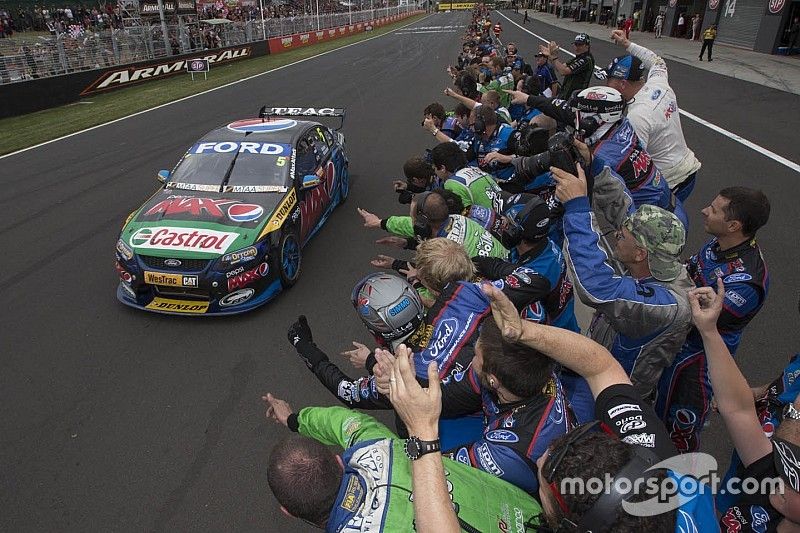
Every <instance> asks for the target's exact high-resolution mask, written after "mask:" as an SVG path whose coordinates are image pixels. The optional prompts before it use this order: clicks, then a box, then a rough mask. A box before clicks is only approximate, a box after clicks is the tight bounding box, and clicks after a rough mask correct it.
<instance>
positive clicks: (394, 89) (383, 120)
mask: <svg viewBox="0 0 800 533" xmlns="http://www.w3.org/2000/svg"><path fill="white" fill-rule="evenodd" d="M512 16H513V15H512ZM467 21H468V16H467V15H466V14H436V15H433V16H431V17H428V18H426V19H424V20H422V21H419V22H417V23H415V24H414V25H412V28H425V29H420V30H419V32H418V33H412V32H411V31H408V30H404V31H401V32H398V33H397V34H389V35H387V36H384V37H381V38H378V39H374V40H372V41H368V42H365V43H363V44H359V45H356V46H351V47H349V48H346V49H343V50H340V51H337V52H334V53H331V54H328V55H326V56H323V57H321V58H319V59H314V60H310V61H306V62H304V63H301V64H299V65H296V66H293V67H289V68H286V69H283V70H282V71H279V72H276V73H274V74H269V75H266V76H263V77H260V78H256V79H253V80H250V81H248V82H246V83H242V84H239V85H236V86H233V87H228V88H225V89H222V90H219V91H216V92H213V93H210V94H206V95H203V96H200V97H198V98H194V99H190V100H187V101H184V102H180V103H178V104H175V105H172V106H167V107H165V108H162V109H159V110H157V111H155V112H152V113H146V114H143V115H139V116H137V117H133V118H131V119H129V120H124V121H121V122H118V123H115V124H113V125H110V126H107V127H103V128H99V129H96V130H93V131H90V132H87V133H85V134H81V135H77V136H74V137H71V138H68V139H65V140H62V141H59V142H57V143H53V144H50V145H46V146H43V147H41V148H38V149H36V150H32V151H28V152H24V153H21V154H18V155H15V156H13V157H10V158H5V159H2V160H0V165H2V169H3V172H2V174H3V177H2V185H3V187H2V190H1V191H0V205H1V206H2V211H1V212H0V249H2V250H3V260H2V263H1V264H2V268H0V293H2V295H3V309H2V311H0V313H2V324H3V326H2V334H1V335H0V338H1V339H2V345H1V346H2V359H0V361H2V362H1V363H0V365H1V366H0V421H1V422H0V472H1V473H2V474H0V509H3V511H2V513H0V529H1V530H7V531H33V530H49V531H52V530H61V531H112V530H113V531H152V530H156V531H188V530H191V531H257V530H262V531H306V530H308V527H306V526H305V525H304V524H302V523H301V522H299V521H296V520H290V519H287V518H285V517H284V516H283V515H282V514H281V513H280V511H279V509H278V506H277V504H276V503H275V501H274V499H273V498H272V496H271V494H270V492H269V489H268V487H267V483H266V473H265V472H266V461H267V457H268V452H269V450H270V448H271V446H272V445H273V444H274V443H275V442H277V441H278V440H279V439H280V438H281V437H282V436H283V435H285V434H286V431H285V430H283V429H282V428H280V427H278V426H276V425H274V424H272V423H268V422H266V421H265V420H264V416H263V411H264V410H263V407H262V404H261V401H260V399H259V398H260V396H261V394H262V393H265V392H267V391H271V392H273V393H274V394H275V395H276V396H278V397H281V398H285V399H287V400H289V401H290V403H292V405H293V406H294V407H295V408H299V407H303V406H306V405H330V404H332V398H331V396H330V395H329V394H328V393H327V391H325V390H324V389H323V388H322V387H321V386H320V385H319V384H318V383H317V381H316V379H315V378H314V377H313V376H312V375H311V374H310V373H309V372H308V371H307V370H306V368H305V366H304V365H303V364H302V363H301V362H300V361H299V359H298V358H297V356H296V355H295V354H294V350H293V349H291V347H290V346H289V344H288V343H287V341H286V335H285V331H286V327H287V326H288V325H289V324H290V323H291V322H292V321H293V320H294V318H295V317H296V316H297V314H299V313H305V314H306V315H307V316H308V317H309V322H310V323H311V325H312V327H313V329H314V335H315V340H316V341H317V343H318V344H319V345H320V346H321V347H322V348H323V349H325V350H326V351H328V352H329V353H330V354H331V356H332V359H334V360H335V361H338V362H341V363H342V366H343V368H349V365H348V364H346V363H345V362H344V360H343V359H342V358H341V357H339V356H338V355H336V353H337V352H338V351H340V350H342V349H346V348H347V347H348V345H349V341H350V340H351V339H355V340H360V341H362V342H366V341H367V340H368V337H367V334H366V332H365V331H364V328H363V327H362V326H361V325H360V321H359V320H358V319H357V317H356V316H355V314H354V312H353V310H352V307H351V305H350V303H349V295H350V290H351V288H352V285H353V283H355V282H356V281H357V280H358V279H359V278H360V277H361V276H363V275H364V274H366V273H367V272H369V271H370V270H371V267H370V265H369V264H368V259H369V258H370V257H371V256H372V255H373V254H374V253H376V252H377V251H378V250H377V249H376V248H375V247H374V246H373V244H372V243H373V241H374V239H375V238H378V237H380V236H382V233H380V232H374V231H373V232H369V231H367V230H364V229H362V228H361V223H360V217H359V216H358V214H357V213H356V212H355V208H356V206H362V207H365V208H368V209H370V210H372V211H374V212H376V213H378V214H382V215H383V214H391V213H399V212H400V211H401V210H402V208H401V207H399V206H398V204H396V203H395V198H394V195H393V194H391V193H390V192H389V190H390V187H389V178H390V177H392V176H399V175H400V174H401V165H402V163H403V161H404V160H405V159H406V158H407V157H408V156H410V155H412V154H416V153H420V152H422V150H423V149H424V148H426V147H430V146H431V145H432V143H431V139H430V137H429V136H428V134H425V133H424V132H423V131H422V129H421V128H420V127H419V121H420V120H421V110H422V108H423V107H424V106H425V105H426V104H428V103H430V102H431V101H434V100H439V101H442V102H443V103H446V104H450V103H449V102H445V97H443V96H440V95H441V89H442V88H443V87H444V86H445V84H446V83H447V82H448V81H449V80H448V78H447V76H446V74H445V72H444V67H445V66H446V65H447V64H448V63H450V62H452V61H454V59H455V57H456V55H457V53H458V50H459V47H460V45H459V39H458V37H459V35H460V33H461V30H460V29H458V30H457V33H453V28H451V27H447V26H453V25H459V26H465V25H466V23H467ZM435 27H442V28H441V29H440V30H436V29H433V30H432V29H431V28H435ZM446 27H447V28H446ZM532 29H533V31H535V32H536V33H539V34H542V35H546V36H548V37H549V36H553V37H554V38H556V39H557V40H559V42H562V43H568V42H569V41H570V39H571V38H572V37H573V35H572V34H570V33H568V32H565V31H562V30H558V29H556V28H553V27H551V26H547V25H544V24H539V23H537V22H534V23H533V26H532ZM504 38H505V39H506V40H508V39H513V40H515V41H516V42H517V43H518V44H519V46H520V50H521V54H522V55H523V56H524V57H525V58H531V59H532V56H533V49H534V47H535V46H536V45H538V41H536V40H535V39H534V38H533V37H531V36H529V35H527V34H524V33H523V32H521V31H519V30H517V29H516V28H510V27H507V28H506V29H505V31H504ZM593 49H594V52H595V56H596V58H597V59H598V63H599V64H603V63H604V62H606V61H607V60H609V59H610V58H611V57H613V55H616V54H618V53H619V50H618V49H616V48H615V47H613V46H612V45H610V44H609V43H602V42H595V44H594V46H593ZM670 68H671V69H672V70H671V77H672V83H673V86H674V87H675V88H676V90H677V92H678V95H679V101H680V105H681V107H682V108H684V109H686V110H688V111H690V112H692V113H695V114H697V115H700V116H702V117H703V118H706V119H707V120H710V121H712V122H715V123H717V124H719V125H720V126H723V127H725V128H727V129H729V130H731V131H734V132H736V133H739V134H741V135H744V136H745V137H747V138H748V139H750V140H752V141H754V142H756V143H758V144H761V145H763V146H767V147H769V148H770V149H771V150H773V151H775V152H776V153H779V154H781V155H783V156H785V157H789V158H791V159H794V160H797V159H798V157H797V153H796V146H797V143H796V133H795V132H794V131H793V130H792V129H791V128H790V125H794V126H795V127H796V125H797V124H798V123H800V116H798V114H800V111H798V110H800V98H798V97H797V96H795V95H789V94H787V93H782V92H779V91H775V90H771V89H765V88H763V87H759V86H756V85H753V84H750V83H747V82H741V81H736V80H732V79H729V78H725V77H721V76H718V75H715V74H712V73H709V72H705V71H701V70H697V69H693V68H691V67H689V66H686V65H680V64H675V63H670ZM187 83H188V80H187ZM265 103H267V104H271V105H317V106H320V105H331V106H333V105H335V106H337V107H338V106H343V107H346V108H347V113H348V118H347V120H346V123H345V128H344V133H345V134H346V136H347V143H348V151H349V155H350V160H351V175H352V183H351V197H350V200H349V201H348V203H347V204H346V205H345V206H344V207H343V208H341V209H339V210H337V212H335V213H334V214H333V216H332V217H331V219H330V220H329V221H328V224H327V225H326V226H325V228H324V229H323V230H322V231H321V232H320V234H319V235H318V236H317V237H316V238H315V239H314V240H313V241H312V242H311V244H310V245H309V246H308V247H307V248H306V250H305V253H304V261H303V274H302V277H301V280H300V282H299V283H298V285H297V286H296V287H295V288H293V289H292V290H291V291H289V292H287V293H285V294H283V295H281V296H280V297H279V298H278V299H277V300H275V301H274V302H273V303H272V304H270V305H268V306H266V307H264V308H262V309H261V310H258V311H256V312H253V313H251V314H248V315H245V316H241V317H228V318H223V319H189V318H183V317H173V316H160V315H154V314H149V313H143V312H138V311H135V310H132V309H129V308H127V307H125V306H122V305H121V304H119V303H118V302H117V301H116V299H115V297H114V291H115V288H116V284H117V277H116V273H115V271H114V268H113V249H114V242H115V241H116V238H117V233H118V230H119V228H120V226H121V224H122V221H123V220H124V219H125V216H126V215H127V214H128V213H129V212H130V210H131V209H133V208H135V207H136V206H138V205H139V204H140V203H141V202H142V201H143V200H144V199H146V198H147V197H148V196H149V195H150V194H151V193H152V192H153V190H154V189H155V188H156V186H157V183H156V181H155V180H154V176H155V172H156V171H157V170H158V169H161V168H169V167H171V166H172V164H173V163H174V162H175V161H176V160H177V158H178V157H180V156H181V155H182V153H183V152H184V150H185V149H186V147H187V146H189V145H190V144H191V143H192V142H194V141H195V140H196V139H197V138H199V137H200V136H201V135H202V134H204V133H205V132H207V131H208V130H210V129H212V128H214V127H216V126H218V125H220V124H224V123H227V122H230V121H233V120H235V119H237V118H242V117H247V116H253V115H255V114H256V113H257V110H258V108H259V107H261V105H263V104H265ZM683 124H684V131H685V133H686V137H687V140H688V142H689V144H690V146H691V147H692V148H693V149H694V150H695V152H696V153H697V154H698V157H699V158H700V159H701V160H702V162H703V169H702V171H701V175H700V180H699V183H698V186H697V188H696V189H695V192H694V194H693V196H692V198H691V199H690V201H689V202H688V206H687V207H688V210H689V212H690V213H691V216H692V217H693V218H692V222H693V224H694V226H693V228H692V231H691V235H690V239H689V245H688V246H687V250H696V249H697V248H698V247H699V246H700V244H701V243H702V242H703V240H704V238H705V237H704V236H703V234H702V226H701V221H700V217H699V213H698V211H699V209H700V208H701V207H702V206H703V205H705V202H708V201H710V199H711V198H712V197H713V195H714V194H715V192H716V191H717V190H718V189H720V188H721V187H723V186H728V185H733V184H745V185H754V184H755V185H756V186H759V187H761V188H763V190H764V191H765V192H766V193H767V194H768V195H769V197H770V199H771V201H772V206H773V211H772V218H771V222H770V224H769V225H768V226H767V227H766V228H765V229H764V230H763V231H762V232H761V234H760V242H761V245H762V247H763V248H764V250H765V256H766V259H767V261H768V263H769V266H770V268H771V275H772V292H771V294H770V296H769V299H768V302H767V305H766V306H765V308H764V309H763V310H762V312H761V314H760V316H759V317H758V318H757V319H756V320H755V321H754V323H753V324H752V325H751V326H750V328H749V330H748V333H747V334H746V335H745V341H744V344H743V346H742V348H741V350H740V361H741V363H742V366H743V368H744V369H745V372H746V374H747V375H748V377H749V378H750V379H751V381H753V382H760V381H764V380H766V379H769V378H771V377H772V376H773V375H774V374H776V373H777V372H778V371H779V369H780V367H781V366H782V362H783V361H784V360H785V358H786V357H787V356H788V355H789V354H790V353H793V350H794V349H795V347H796V346H797V345H798V343H797V333H796V330H797V323H798V316H797V305H796V304H797V287H798V281H800V280H798V277H800V273H798V269H797V264H798V259H800V257H798V250H797V236H796V228H797V227H798V222H800V220H799V218H798V209H797V207H796V204H797V198H798V194H797V187H798V178H799V177H800V176H798V175H797V174H796V173H793V172H791V171H789V170H788V169H786V168H785V167H782V166H781V165H778V164H777V163H774V162H773V161H771V160H769V159H766V158H764V157H762V156H760V155H758V154H756V153H754V152H751V151H748V150H746V149H744V148H743V147H741V145H738V144H736V143H734V142H733V141H730V140H729V139H725V138H724V137H721V136H719V135H718V134H715V133H713V132H711V131H710V130H708V129H706V128H704V127H702V126H699V125H697V124H695V123H693V122H691V121H689V120H686V119H684V120H683ZM381 251H383V252H387V250H381ZM388 252H389V253H391V250H388ZM352 374H353V375H356V374H357V373H356V372H355V371H353V372H352ZM725 440H726V439H724V438H722V437H721V436H720V435H719V434H718V433H716V432H712V433H710V434H709V435H707V436H706V439H705V441H704V444H705V446H704V447H706V448H708V449H711V450H713V451H714V452H715V455H717V456H718V458H720V459H723V458H724V457H725V453H726V452H725V451H724V450H725V447H726V446H727V444H726V443H725ZM724 461H726V459H724Z"/></svg>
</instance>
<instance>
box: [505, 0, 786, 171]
mask: <svg viewBox="0 0 800 533" xmlns="http://www.w3.org/2000/svg"><path fill="white" fill-rule="evenodd" d="M496 13H497V14H498V15H500V16H501V17H503V18H504V19H506V20H507V21H509V22H510V23H511V24H513V25H514V26H516V27H517V28H519V29H521V30H522V31H524V32H525V33H529V34H531V35H533V36H534V37H536V38H537V39H539V40H540V41H544V42H546V43H549V42H550V40H549V39H545V38H544V37H542V36H541V35H537V34H535V33H533V32H532V31H530V30H529V29H528V28H525V27H524V26H521V25H519V24H517V23H516V22H514V21H513V20H511V19H510V18H508V17H507V16H505V15H504V14H502V13H501V12H499V11H496ZM545 24H547V23H546V22H545ZM561 50H563V51H564V52H565V53H567V54H569V55H571V56H572V57H575V54H573V53H572V52H570V51H569V50H565V49H564V48H561ZM595 69H596V70H601V69H600V68H599V67H595ZM679 112H680V114H681V115H683V116H685V117H686V118H688V119H690V120H694V121H695V122H697V123H698V124H700V125H703V126H705V127H707V128H709V129H711V130H713V131H716V132H717V133H719V134H720V135H724V136H725V137H727V138H729V139H731V140H732V141H736V142H738V143H739V144H742V145H744V146H746V147H748V148H750V149H751V150H753V151H755V152H758V153H760V154H761V155H763V156H764V157H768V158H770V159H772V160H773V161H775V162H777V163H780V164H781V165H783V166H785V167H787V168H789V169H791V170H794V171H795V172H798V173H800V165H798V164H797V163H795V162H794V161H791V160H789V159H786V158H785V157H783V156H780V155H778V154H776V153H775V152H772V151H770V150H767V149H766V148H764V147H763V146H759V145H757V144H756V143H754V142H752V141H748V140H747V139H745V138H744V137H742V136H741V135H738V134H736V133H733V132H732V131H728V130H726V129H725V128H722V127H720V126H717V125H716V124H714V123H712V122H709V121H707V120H705V119H703V118H700V117H698V116H697V115H694V114H692V113H689V112H688V111H684V110H683V109H680V110H679Z"/></svg>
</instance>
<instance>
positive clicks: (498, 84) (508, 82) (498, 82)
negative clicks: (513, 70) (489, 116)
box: [478, 72, 515, 107]
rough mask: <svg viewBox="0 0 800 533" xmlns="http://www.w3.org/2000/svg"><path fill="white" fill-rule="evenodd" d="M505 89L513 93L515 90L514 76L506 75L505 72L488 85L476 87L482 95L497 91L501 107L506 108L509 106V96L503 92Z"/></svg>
mask: <svg viewBox="0 0 800 533" xmlns="http://www.w3.org/2000/svg"><path fill="white" fill-rule="evenodd" d="M505 89H508V90H509V91H513V90H514V89H515V87H514V76H512V75H511V74H506V73H505V72H504V73H503V74H501V75H499V76H497V77H496V78H494V79H493V80H492V81H490V82H489V83H487V84H485V85H481V86H479V87H478V90H479V91H480V92H482V93H486V92H489V91H497V92H498V93H500V105H501V106H503V107H508V106H509V105H511V95H510V94H508V93H507V92H505Z"/></svg>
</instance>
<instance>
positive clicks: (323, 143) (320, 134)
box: [312, 126, 331, 159]
mask: <svg viewBox="0 0 800 533" xmlns="http://www.w3.org/2000/svg"><path fill="white" fill-rule="evenodd" d="M312 136H313V137H314V146H315V147H316V148H317V151H318V152H319V153H320V155H321V156H322V158H323V159H324V158H325V156H327V155H328V152H330V151H331V148H330V145H329V144H328V139H326V138H325V130H324V128H321V127H319V126H317V127H316V128H314V132H313V134H312Z"/></svg>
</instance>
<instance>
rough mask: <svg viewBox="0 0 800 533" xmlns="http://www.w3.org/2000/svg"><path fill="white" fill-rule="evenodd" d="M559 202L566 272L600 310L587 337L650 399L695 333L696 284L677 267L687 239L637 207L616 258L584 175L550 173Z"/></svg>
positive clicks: (673, 221) (666, 217) (664, 216)
mask: <svg viewBox="0 0 800 533" xmlns="http://www.w3.org/2000/svg"><path fill="white" fill-rule="evenodd" d="M552 172H553V177H554V178H555V179H556V182H557V185H556V196H557V197H558V199H559V200H560V201H561V202H562V203H563V204H564V210H565V212H564V241H565V244H566V249H567V266H568V267H569V270H570V274H571V276H570V278H571V279H572V280H573V283H574V284H575V291H576V293H577V294H578V297H579V298H580V299H581V301H582V302H583V303H584V304H586V305H588V306H589V307H592V308H594V309H595V315H594V318H593V320H592V327H591V328H590V330H589V335H590V337H591V338H592V339H593V340H595V341H597V342H598V343H600V344H602V345H603V346H605V347H606V348H607V349H608V350H609V351H610V352H611V354H612V355H613V356H614V358H615V359H616V360H617V361H619V363H620V364H621V365H622V367H623V369H624V370H625V371H626V372H627V373H628V375H629V376H630V378H631V381H632V382H633V384H634V385H635V386H636V388H637V390H638V392H639V394H640V395H641V396H642V397H643V398H645V399H649V398H653V397H654V396H655V389H656V386H657V384H658V380H659V378H660V377H661V373H662V372H663V370H664V368H666V367H668V366H669V365H670V364H671V363H672V360H673V359H674V357H675V354H676V353H677V352H678V351H679V350H680V347H681V346H682V345H683V342H684V340H685V338H686V334H687V333H688V332H689V328H690V326H691V320H690V318H691V316H690V308H689V303H688V301H687V300H686V291H688V290H689V289H691V288H692V287H693V286H694V284H693V283H692V281H691V279H690V278H689V276H688V274H687V273H686V268H685V267H684V266H683V264H682V263H681V260H680V253H681V252H682V250H683V246H684V244H685V238H686V236H685V232H684V229H683V226H682V225H681V224H680V223H679V221H678V220H677V218H676V217H675V215H673V214H672V213H669V212H667V211H664V210H663V209H659V208H658V207H655V206H650V205H644V206H641V207H639V208H638V209H637V210H636V212H635V213H634V214H633V215H630V216H628V217H626V218H625V220H624V221H623V223H622V225H621V227H620V228H619V229H618V230H616V231H615V232H614V236H613V239H612V240H613V241H614V246H613V249H614V251H613V256H614V258H615V259H616V260H617V261H619V262H620V263H622V264H623V265H624V267H625V272H626V273H627V274H623V273H622V272H620V271H618V270H617V269H615V268H614V267H612V266H611V260H610V258H611V257H612V253H611V251H610V250H607V249H606V248H605V247H604V246H603V245H604V242H605V241H604V240H603V239H602V238H601V236H600V235H599V234H598V232H597V229H596V223H595V221H594V215H593V214H592V211H591V208H590V206H589V199H588V198H587V196H586V195H587V185H586V178H585V175H584V172H583V169H582V168H581V167H580V166H578V174H577V176H576V175H573V174H569V173H567V172H565V171H563V170H561V169H558V168H555V167H554V168H553V169H552Z"/></svg>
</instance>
